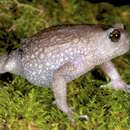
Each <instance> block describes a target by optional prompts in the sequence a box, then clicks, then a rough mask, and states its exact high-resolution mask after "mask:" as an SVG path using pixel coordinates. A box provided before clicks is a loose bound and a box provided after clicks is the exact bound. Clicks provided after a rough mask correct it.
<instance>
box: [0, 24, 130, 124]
mask: <svg viewBox="0 0 130 130" xmlns="http://www.w3.org/2000/svg"><path fill="white" fill-rule="evenodd" d="M129 46H130V38H129V37H128V33H127V32H126V31H125V29H124V26H123V25H122V24H115V25H114V26H112V27H111V26H104V25H64V26H58V27H52V28H48V29H45V30H43V31H42V32H40V33H38V34H36V35H34V36H33V37H31V38H28V39H25V40H24V41H23V43H22V45H21V47H20V48H18V49H16V50H15V51H12V52H11V53H10V54H9V55H7V56H2V57H1V58H0V73H5V72H11V73H14V74H16V75H20V76H22V77H24V78H26V79H27V80H28V81H30V82H31V83H33V84H35V85H37V86H49V87H51V88H52V90H53V92H54V96H55V99H56V105H57V107H58V108H59V109H60V110H61V111H63V112H65V113H66V114H67V115H68V116H69V118H70V120H71V121H72V122H74V120H73V118H72V111H71V109H70V108H69V107H68V105H67V99H66V84H67V83H68V82H70V81H72V80H74V79H76V78H78V77H79V76H81V75H83V74H84V73H86V72H88V71H90V70H91V69H93V68H94V67H95V66H96V65H100V66H101V68H102V70H103V71H104V72H105V73H106V74H107V75H108V76H109V77H110V79H111V82H110V83H109V84H108V85H109V86H113V88H114V89H116V90H117V89H123V90H126V91H129V89H130V86H128V85H127V84H126V83H125V82H123V81H122V80H121V78H120V75H119V73H118V72H117V70H116V69H115V67H114V65H113V64H112V62H111V61H110V60H111V59H113V58H115V57H117V56H120V55H122V54H124V53H126V52H127V51H128V50H129ZM81 117H86V118H87V115H86V116H81Z"/></svg>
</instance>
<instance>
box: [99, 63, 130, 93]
mask: <svg viewBox="0 0 130 130" xmlns="http://www.w3.org/2000/svg"><path fill="white" fill-rule="evenodd" d="M101 69H102V70H103V71H104V73H105V74H107V75H108V76H109V77H110V79H111V81H110V83H109V84H107V85H103V86H102V87H104V86H111V87H113V88H114V89H115V90H118V89H123V90H125V91H128V92H130V85H127V84H126V83H125V82H124V81H123V80H122V79H121V77H120V75H119V73H118V72H117V70H116V69H115V67H114V64H113V63H112V62H111V61H108V62H105V63H103V64H102V65H101Z"/></svg>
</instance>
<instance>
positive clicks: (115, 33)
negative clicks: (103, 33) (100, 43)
mask: <svg viewBox="0 0 130 130" xmlns="http://www.w3.org/2000/svg"><path fill="white" fill-rule="evenodd" d="M120 37H121V33H120V31H119V30H118V29H114V30H113V31H112V32H111V33H110V34H109V38H110V39H111V41H112V42H118V41H119V39H120Z"/></svg>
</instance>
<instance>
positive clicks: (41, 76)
mask: <svg viewBox="0 0 130 130" xmlns="http://www.w3.org/2000/svg"><path fill="white" fill-rule="evenodd" d="M55 70H56V69H53V70H52V69H50V70H46V69H44V68H42V69H40V70H39V69H38V68H35V69H34V68H30V69H28V71H27V70H26V71H25V73H24V78H26V79H27V80H28V81H29V82H31V83H32V84H34V85H36V86H41V87H51V84H52V80H53V73H54V71H55Z"/></svg>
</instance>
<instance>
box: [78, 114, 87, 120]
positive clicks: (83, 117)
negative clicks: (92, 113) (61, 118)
mask: <svg viewBox="0 0 130 130" xmlns="http://www.w3.org/2000/svg"><path fill="white" fill-rule="evenodd" d="M79 118H80V119H85V120H89V117H88V116H87V115H80V116H79Z"/></svg>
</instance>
